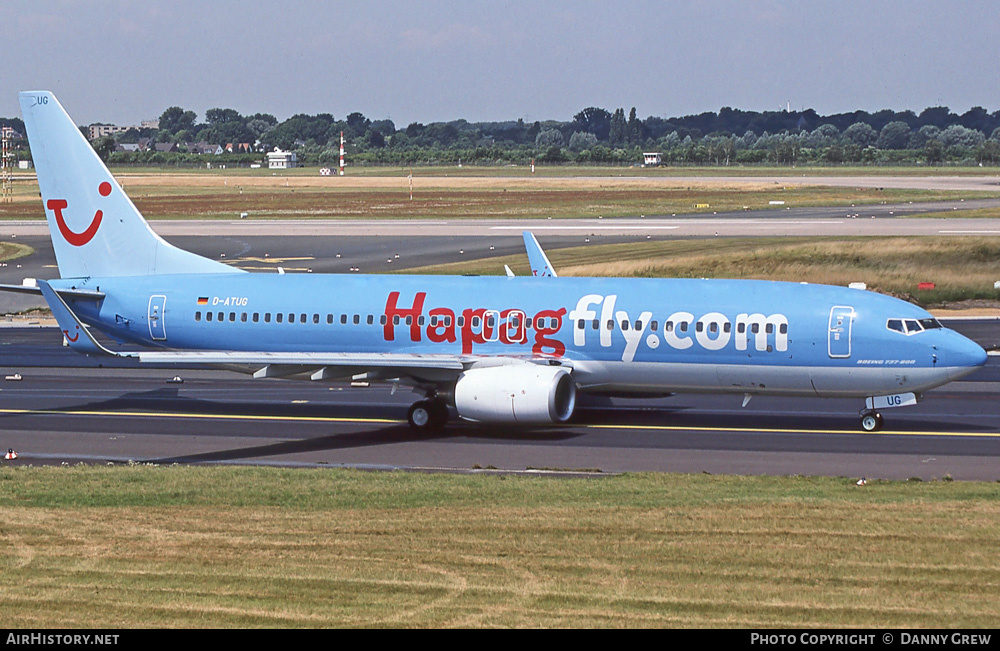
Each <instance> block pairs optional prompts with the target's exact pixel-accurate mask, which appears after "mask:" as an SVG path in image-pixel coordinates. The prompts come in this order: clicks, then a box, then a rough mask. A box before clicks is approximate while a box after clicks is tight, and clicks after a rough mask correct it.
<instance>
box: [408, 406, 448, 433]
mask: <svg viewBox="0 0 1000 651" xmlns="http://www.w3.org/2000/svg"><path fill="white" fill-rule="evenodd" d="M406 420H408V421H409V423H410V427H411V428H413V429H414V430H415V431H417V432H437V431H439V430H441V429H442V428H444V426H445V423H447V422H448V405H446V404H444V402H442V401H441V400H420V401H419V402H415V403H413V404H412V405H411V406H410V411H409V413H407V414H406Z"/></svg>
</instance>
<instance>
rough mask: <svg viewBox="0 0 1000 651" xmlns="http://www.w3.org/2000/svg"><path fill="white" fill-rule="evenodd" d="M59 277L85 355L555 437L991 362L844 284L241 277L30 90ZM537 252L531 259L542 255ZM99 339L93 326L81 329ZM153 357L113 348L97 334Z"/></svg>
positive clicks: (887, 396)
mask: <svg viewBox="0 0 1000 651" xmlns="http://www.w3.org/2000/svg"><path fill="white" fill-rule="evenodd" d="M20 102H21V110H22V113H23V116H24V122H25V126H26V128H27V132H28V140H29V143H30V146H31V153H32V158H33V159H34V165H35V169H36V171H37V174H38V183H39V186H40V190H41V195H42V201H43V205H44V209H45V216H46V218H47V220H48V225H49V229H50V231H51V235H52V242H53V246H54V248H55V254H56V259H57V262H58V265H59V275H60V278H58V279H52V280H48V281H44V280H37V281H32V280H30V279H27V280H26V281H25V285H24V286H9V285H8V286H4V289H11V290H13V289H17V290H20V291H29V292H40V293H41V294H42V295H44V297H45V300H46V301H47V303H48V304H49V306H50V307H51V308H52V312H53V313H54V315H55V317H56V320H57V321H58V322H59V327H60V329H61V330H62V332H63V334H64V336H65V338H66V341H67V342H68V343H69V345H70V346H72V347H73V348H75V349H77V350H79V351H81V352H83V353H86V354H90V355H127V356H132V357H138V358H139V360H140V361H141V362H183V363H192V364H208V365H216V366H224V367H227V368H234V369H240V370H244V371H247V372H252V373H253V375H254V376H255V377H261V378H264V377H282V378H296V379H306V380H312V381H324V380H363V381H369V382H370V381H382V382H387V383H392V384H394V385H403V386H408V387H411V388H412V389H413V390H414V391H415V392H417V393H420V394H423V395H424V396H425V398H424V399H422V400H420V401H418V402H416V403H415V404H414V405H413V406H412V407H411V408H410V413H409V421H410V424H411V426H413V427H414V428H417V429H438V428H441V427H443V426H444V425H445V422H446V421H447V419H448V417H449V413H450V412H449V407H453V408H454V410H455V411H456V412H457V413H458V415H459V416H460V417H462V418H465V419H467V420H471V421H478V422H484V423H498V422H507V423H523V424H535V425H537V424H549V423H561V422H565V421H567V420H569V419H570V417H571V416H572V415H573V411H574V407H575V406H576V398H577V394H578V392H583V393H594V394H600V395H604V396H631V397H636V396H643V395H665V394H670V393H683V392H698V393H704V392H710V393H723V394H738V395H742V396H743V404H744V405H745V404H746V402H747V401H748V400H749V399H750V397H751V396H754V395H784V396H809V397H817V396H819V397H836V398H865V399H867V400H866V402H865V407H864V409H862V410H861V426H862V427H863V428H864V429H865V430H869V431H871V430H875V429H878V428H879V427H881V425H882V416H881V415H880V414H879V412H878V411H877V410H878V409H880V408H886V407H896V406H904V405H908V404H913V403H915V402H916V401H917V400H918V398H919V395H920V393H921V392H923V391H926V390H928V389H932V388H934V387H937V386H940V385H942V384H945V383H947V382H949V381H951V380H955V379H957V378H960V377H963V376H965V375H967V374H969V373H971V372H972V371H974V370H975V369H976V368H977V367H979V366H981V365H983V364H984V363H985V362H986V353H985V352H984V351H983V349H982V348H981V347H979V346H978V345H976V344H975V343H974V342H972V341H970V340H968V339H966V338H965V337H963V336H962V335H960V334H958V333H956V332H954V331H952V330H949V329H947V328H943V327H941V325H940V323H938V321H937V320H936V319H935V318H934V317H933V316H931V314H929V313H928V312H926V311H924V310H923V309H921V308H919V307H916V306H914V305H911V304H909V303H906V302H903V301H900V300H897V299H894V298H891V297H888V296H883V295H879V294H876V293H873V292H868V291H863V290H856V289H851V288H846V287H832V286H827V285H810V284H804V283H803V284H797V283H784V282H770V281H754V280H697V279H615V278H565V277H561V278H557V277H554V276H555V274H554V273H551V272H550V269H549V267H548V260H547V259H545V256H544V253H543V252H541V249H540V247H537V243H536V242H535V240H534V238H533V237H530V238H529V237H528V236H527V235H526V237H525V241H526V244H527V245H528V253H529V256H530V257H531V259H532V261H533V262H535V261H536V260H540V261H541V262H537V263H535V266H536V267H537V266H539V265H544V266H545V268H544V269H536V270H535V275H534V276H532V277H509V276H508V277H502V276H498V277H440V276H396V275H359V274H351V275H327V274H260V273H247V272H244V271H241V270H239V269H236V268H233V267H230V266H228V265H225V264H222V263H219V262H217V261H214V260H209V259H207V258H203V257H200V256H197V255H195V254H193V253H190V252H188V251H183V250H181V249H178V248H176V247H174V246H172V245H170V244H168V243H167V242H165V241H164V240H162V239H161V238H160V237H159V236H157V235H156V234H155V233H154V232H153V231H152V230H151V229H150V228H149V226H148V225H147V223H146V221H145V220H144V219H143V217H142V215H141V214H140V213H139V211H138V210H137V209H136V208H135V206H134V205H133V204H132V202H131V200H130V199H129V198H128V197H127V196H126V195H125V193H124V191H123V190H122V188H121V187H120V186H119V185H118V183H117V182H116V181H115V179H114V178H113V177H112V176H111V173H110V172H109V171H108V169H107V168H106V167H105V166H104V164H103V163H102V162H101V160H100V158H99V157H98V156H97V155H96V153H95V152H94V150H93V149H92V148H91V147H90V145H89V143H88V142H87V140H86V139H85V138H84V137H83V135H82V134H81V133H80V130H79V129H78V128H77V127H76V125H75V124H74V123H73V121H72V119H71V118H70V117H69V115H67V113H66V112H65V111H64V110H63V108H62V106H61V105H60V104H59V102H58V101H57V100H56V98H55V96H54V95H52V94H51V93H49V92H45V91H32V92H23V93H21V94H20ZM533 246H534V248H535V249H536V250H534V251H533V250H532V249H533ZM85 324H86V325H85ZM86 326H91V327H94V328H97V329H99V330H101V331H103V332H104V333H106V334H107V335H109V336H110V337H112V338H114V339H116V340H119V341H123V342H131V343H134V344H141V345H143V346H146V347H150V348H152V349H153V350H140V351H137V352H130V353H122V352H112V351H110V350H108V349H106V348H105V347H104V346H102V345H101V344H100V343H99V342H98V341H97V340H96V339H95V338H94V337H93V336H92V335H91V333H90V332H89V331H88V330H87V327H86Z"/></svg>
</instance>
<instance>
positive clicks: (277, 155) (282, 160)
mask: <svg viewBox="0 0 1000 651" xmlns="http://www.w3.org/2000/svg"><path fill="white" fill-rule="evenodd" d="M298 166H299V161H298V156H296V155H295V152H294V151H281V149H279V148H277V147H275V148H274V151H269V152H267V168H268V169H272V170H284V169H289V168H291V167H298Z"/></svg>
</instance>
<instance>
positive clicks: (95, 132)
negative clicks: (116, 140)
mask: <svg viewBox="0 0 1000 651" xmlns="http://www.w3.org/2000/svg"><path fill="white" fill-rule="evenodd" d="M131 128H132V127H119V126H115V125H113V124H92V125H90V127H88V129H89V130H90V139H91V140H95V139H97V138H103V137H104V136H110V135H114V134H116V133H124V132H126V131H128V130H129V129H131Z"/></svg>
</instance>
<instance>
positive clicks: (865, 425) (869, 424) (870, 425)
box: [861, 409, 883, 432]
mask: <svg viewBox="0 0 1000 651" xmlns="http://www.w3.org/2000/svg"><path fill="white" fill-rule="evenodd" d="M882 423H883V420H882V414H880V413H878V412H877V411H872V410H867V409H866V410H865V411H862V412H861V429H863V430H864V431H866V432H877V431H879V430H880V429H882Z"/></svg>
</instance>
